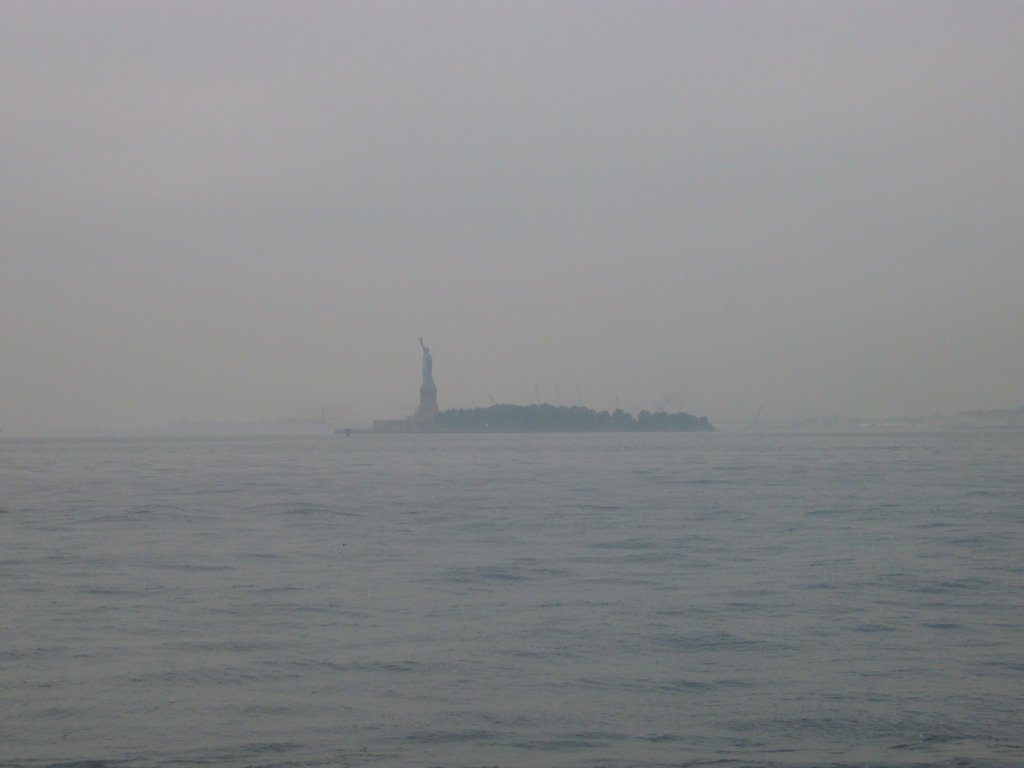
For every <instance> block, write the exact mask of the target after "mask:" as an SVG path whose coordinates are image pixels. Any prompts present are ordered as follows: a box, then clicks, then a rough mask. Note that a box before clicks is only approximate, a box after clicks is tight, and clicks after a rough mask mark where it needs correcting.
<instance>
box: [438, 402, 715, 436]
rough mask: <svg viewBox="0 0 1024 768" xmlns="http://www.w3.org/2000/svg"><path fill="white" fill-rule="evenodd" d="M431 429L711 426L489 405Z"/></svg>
mask: <svg viewBox="0 0 1024 768" xmlns="http://www.w3.org/2000/svg"><path fill="white" fill-rule="evenodd" d="M434 426H435V427H438V428H440V429H444V430H448V431H452V432H698V431H710V430H713V429H714V427H713V426H712V425H711V422H709V421H708V419H707V417H706V416H700V417H697V416H692V415H690V414H689V413H665V412H664V411H658V412H657V413H651V412H650V411H640V413H639V414H637V415H636V417H634V416H633V414H631V413H627V412H626V411H623V410H622V409H616V410H615V411H613V412H611V413H609V412H608V411H594V410H591V409H590V408H584V407H582V406H575V405H574V406H565V405H558V406H556V405H548V404H546V403H545V404H543V405H492V406H490V407H488V408H453V409H451V410H447V411H441V412H440V413H438V414H437V416H435V417H434Z"/></svg>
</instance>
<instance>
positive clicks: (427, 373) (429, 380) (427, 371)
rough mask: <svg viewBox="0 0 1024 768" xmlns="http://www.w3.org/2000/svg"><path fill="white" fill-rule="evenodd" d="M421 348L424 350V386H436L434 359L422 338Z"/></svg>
mask: <svg viewBox="0 0 1024 768" xmlns="http://www.w3.org/2000/svg"><path fill="white" fill-rule="evenodd" d="M420 348H421V349H422V350H423V386H425V387H427V386H429V387H432V386H434V358H432V357H431V356H430V348H429V347H428V346H427V345H426V344H424V343H423V337H422V336H420Z"/></svg>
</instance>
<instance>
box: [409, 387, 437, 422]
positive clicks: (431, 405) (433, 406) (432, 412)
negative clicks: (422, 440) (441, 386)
mask: <svg viewBox="0 0 1024 768" xmlns="http://www.w3.org/2000/svg"><path fill="white" fill-rule="evenodd" d="M437 410H438V409H437V387H435V386H433V385H432V384H424V385H423V386H422V387H420V407H419V408H417V409H416V413H415V414H414V415H413V417H412V418H413V419H415V420H416V421H433V420H434V417H435V416H436V415H437Z"/></svg>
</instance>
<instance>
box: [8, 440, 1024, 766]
mask: <svg viewBox="0 0 1024 768" xmlns="http://www.w3.org/2000/svg"><path fill="white" fill-rule="evenodd" d="M1022 459H1024V432H1001V433H996V432H993V433H969V432H934V433H917V434H914V433H907V434H876V435H869V434H788V435H787V434H727V433H714V434H660V435H659V434H593V435H502V436H492V435H439V436H422V435H421V436H401V435H382V436H372V435H353V436H352V437H348V438H346V437H342V436H338V437H335V436H324V437H314V438H308V437H304V438H239V439H229V438H224V439H137V438H132V439H128V438H125V439H113V440H87V439H38V440H28V439H14V438H4V439H2V440H0V546H2V552H3V559H2V563H0V610H2V614H0V621H2V635H0V641H2V644H0V765H3V766H8V767H9V766H47V765H54V764H65V765H67V764H77V765H79V766H94V767H95V768H100V767H101V766H110V768H158V767H160V768H162V767H165V766H167V767H169V766H175V767H177V766H217V767H223V768H245V767H251V766H266V767H274V768H291V767H293V766H294V767H297V766H307V767H309V768H318V767H319V766H354V767H357V766H367V767H368V768H374V767H380V768H392V767H396V768H397V767H401V766H444V767H445V768H448V767H451V768H465V767H468V766H483V765H486V766H498V765H500V766H507V767H512V766H523V767H524V768H554V767H555V766H587V767H594V768H596V767H597V766H669V765H672V766H680V765H705V764H715V765H720V766H750V765H758V766H809V765H884V766H910V765H958V766H1011V765H1013V766H1022V765H1024V685H1022V683H1024V633H1022V621H1024V612H1022V607H1024V606H1022V602H1024V600H1022V591H1021V587H1022V582H1024V535H1022V522H1024V471H1022V468H1024V462H1022Z"/></svg>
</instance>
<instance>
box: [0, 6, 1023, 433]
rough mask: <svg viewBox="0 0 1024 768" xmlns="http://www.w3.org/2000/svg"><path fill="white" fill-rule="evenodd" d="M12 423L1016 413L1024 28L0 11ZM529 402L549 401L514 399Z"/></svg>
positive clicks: (3, 270)
mask: <svg viewBox="0 0 1024 768" xmlns="http://www.w3.org/2000/svg"><path fill="white" fill-rule="evenodd" d="M0 28H2V33H0V120H2V131H0V162H2V168H3V191H2V200H0V217H2V227H3V229H2V233H3V237H2V241H0V243H2V246H0V247H2V252H0V339H2V345H0V427H2V428H4V429H8V428H10V429H13V430H18V429H21V430H48V429H53V428H61V427H95V428H107V427H131V426H146V425H160V424H163V423H166V422H172V421H176V420H179V419H190V420H199V419H236V420H248V419H275V418H285V417H310V418H312V417H316V416H319V414H320V413H321V409H326V412H327V414H328V415H332V416H341V417H345V419H347V420H349V421H351V423H352V425H353V426H356V425H360V424H363V423H365V422H366V421H368V420H369V419H371V418H374V417H377V418H395V417H402V416H405V415H408V414H410V413H412V411H413V410H414V409H415V407H416V403H417V399H418V387H419V383H420V382H419V368H420V359H419V358H420V350H419V344H418V341H417V339H418V337H419V336H421V335H422V336H423V337H424V338H425V340H426V342H427V344H428V345H429V346H430V347H431V351H432V353H433V356H434V377H435V379H436V381H437V386H438V400H439V404H440V406H441V407H442V408H447V407H453V406H456V407H469V406H478V405H480V406H485V405H488V404H489V403H490V398H492V397H493V398H494V399H495V400H496V401H498V402H515V403H523V404H525V403H530V402H534V401H535V399H536V394H535V391H539V393H540V396H541V399H543V400H545V401H548V402H557V401H558V398H559V396H560V397H561V400H562V401H563V402H565V403H566V404H570V405H571V404H576V403H577V402H578V401H577V387H578V388H579V393H580V395H581V397H582V401H583V403H584V404H585V405H587V406H589V407H592V408H598V409H605V408H611V407H613V406H614V405H615V403H616V399H617V401H618V403H619V405H620V406H621V407H623V408H625V409H627V410H632V411H634V412H635V411H637V410H639V409H641V408H648V409H655V408H660V407H668V408H669V409H670V410H685V411H688V412H691V413H695V414H697V415H706V416H708V417H709V418H710V419H711V420H712V421H713V422H714V421H715V420H716V419H720V420H721V419H732V418H740V419H744V418H747V419H749V418H752V417H753V416H754V414H755V412H756V411H757V409H758V408H759V407H763V413H762V418H791V417H797V416H802V415H812V414H813V415H825V414H841V415H858V416H881V415H886V414H905V415H925V416H926V415H930V414H932V413H936V412H937V413H942V414H948V413H955V412H957V411H961V410H968V409H977V408H997V407H1013V408H1016V407H1020V406H1021V405H1022V404H1024V386H1022V384H1024V339H1022V330H1024V249H1022V243H1024V205H1022V203H1024V194H1022V193H1024V45H1021V40H1022V39H1024V3H1020V2H1016V1H1015V0H1014V1H1008V2H987V1H985V0H981V1H980V2H979V1H977V0H972V2H960V1H957V2H941V1H936V0H928V1H927V2H913V1H909V2H898V3H893V2H878V3H875V2H860V1H858V2H848V3H826V2H807V3H804V2H728V1H725V2H719V1H716V2H636V1H635V0H629V2H600V1H593V0H588V1H587V2H551V1H550V0H544V1H543V2H519V1H517V2H475V1H474V2H405V1H403V2H377V1H375V2H333V1H332V2H301V1H294V0H290V1H289V2H259V1H254V0H245V1H244V2H205V1H204V2H198V1H197V2H184V1H179V2H159V3H158V2H145V3H140V2H134V0H133V1H132V2H127V1H126V2H46V1H45V0H42V1H41V0H28V1H27V2H21V1H19V0H5V1H4V3H3V9H2V14H0ZM535 387H536V390H535Z"/></svg>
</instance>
